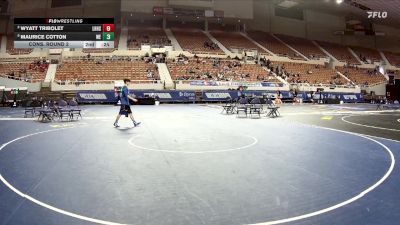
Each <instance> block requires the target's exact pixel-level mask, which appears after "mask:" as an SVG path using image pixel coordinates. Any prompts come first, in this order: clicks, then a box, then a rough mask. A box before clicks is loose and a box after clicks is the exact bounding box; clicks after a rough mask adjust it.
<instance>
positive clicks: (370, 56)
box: [351, 47, 382, 64]
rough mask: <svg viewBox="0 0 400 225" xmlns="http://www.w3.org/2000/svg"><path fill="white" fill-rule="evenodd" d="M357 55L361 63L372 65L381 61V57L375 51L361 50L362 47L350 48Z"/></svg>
mask: <svg viewBox="0 0 400 225" xmlns="http://www.w3.org/2000/svg"><path fill="white" fill-rule="evenodd" d="M351 49H353V51H354V52H355V53H356V54H357V56H358V57H359V58H360V60H361V61H363V62H364V63H367V64H373V63H374V62H380V61H381V60H382V57H381V55H380V54H379V52H378V51H377V50H375V49H370V48H363V47H351Z"/></svg>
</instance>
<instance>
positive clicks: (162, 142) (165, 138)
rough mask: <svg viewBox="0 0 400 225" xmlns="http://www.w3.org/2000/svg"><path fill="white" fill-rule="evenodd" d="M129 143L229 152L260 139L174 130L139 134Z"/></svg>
mask: <svg viewBox="0 0 400 225" xmlns="http://www.w3.org/2000/svg"><path fill="white" fill-rule="evenodd" d="M128 142H129V144H130V145H132V146H133V147H135V148H138V149H142V150H148V151H159V152H171V153H211V152H227V151H236V150H243V149H247V148H250V147H251V146H253V145H255V144H256V143H257V142H258V140H257V139H256V138H255V137H252V136H248V135H240V134H227V133H221V132H219V133H204V134H202V133H197V134H195V133H181V134H179V133H178V134H177V133H174V132H172V134H171V133H168V134H163V135H162V136H157V138H154V136H150V135H139V136H135V137H132V138H131V139H130V140H129V141H128Z"/></svg>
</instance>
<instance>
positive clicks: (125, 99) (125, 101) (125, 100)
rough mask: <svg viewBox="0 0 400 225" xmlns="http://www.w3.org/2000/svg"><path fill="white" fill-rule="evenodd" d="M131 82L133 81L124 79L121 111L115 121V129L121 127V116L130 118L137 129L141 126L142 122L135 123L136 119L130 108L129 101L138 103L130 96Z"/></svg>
mask: <svg viewBox="0 0 400 225" xmlns="http://www.w3.org/2000/svg"><path fill="white" fill-rule="evenodd" d="M129 82H131V80H129V79H124V86H123V87H122V90H121V109H120V110H119V113H118V115H117V118H116V119H115V122H114V127H119V125H118V120H119V118H121V115H125V116H126V117H128V116H129V117H130V118H131V120H132V122H133V125H134V126H135V127H136V126H139V124H140V122H136V121H135V119H134V118H133V115H132V110H131V107H130V103H129V99H130V100H132V101H134V102H137V101H138V100H137V99H135V98H133V97H131V96H129V89H128V85H129Z"/></svg>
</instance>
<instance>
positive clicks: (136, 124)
mask: <svg viewBox="0 0 400 225" xmlns="http://www.w3.org/2000/svg"><path fill="white" fill-rule="evenodd" d="M140 124H141V122H133V125H134V126H135V127H137V126H139V125H140Z"/></svg>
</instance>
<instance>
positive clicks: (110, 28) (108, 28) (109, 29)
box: [103, 24, 114, 32]
mask: <svg viewBox="0 0 400 225" xmlns="http://www.w3.org/2000/svg"><path fill="white" fill-rule="evenodd" d="M103 32H114V24H103Z"/></svg>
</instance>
